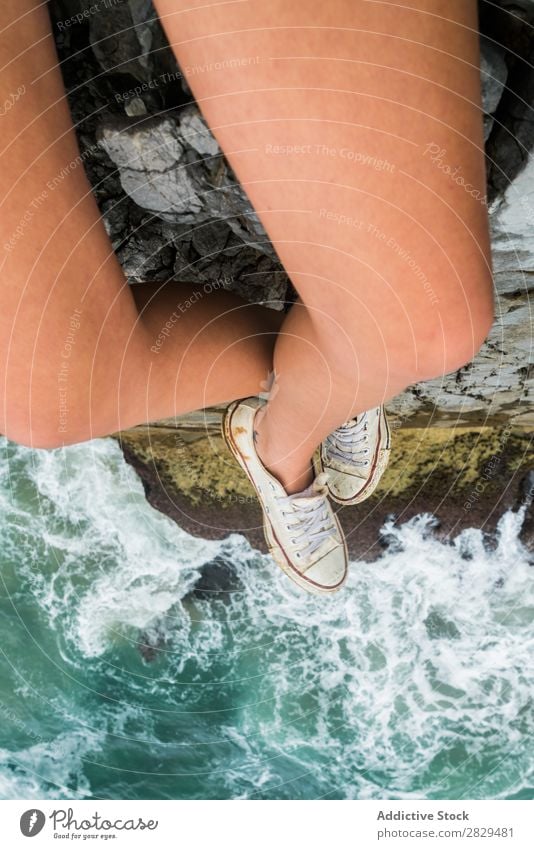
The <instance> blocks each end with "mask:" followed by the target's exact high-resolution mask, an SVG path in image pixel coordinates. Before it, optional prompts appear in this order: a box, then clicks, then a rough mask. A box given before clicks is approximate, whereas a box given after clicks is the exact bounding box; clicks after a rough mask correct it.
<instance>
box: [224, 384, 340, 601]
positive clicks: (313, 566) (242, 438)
mask: <svg viewBox="0 0 534 849" xmlns="http://www.w3.org/2000/svg"><path fill="white" fill-rule="evenodd" d="M261 405H262V402H261V401H260V400H259V399H258V398H246V399H245V400H243V401H235V402H234V403H233V404H231V405H230V406H229V407H228V409H227V411H226V414H225V416H224V420H223V434H224V437H225V439H226V442H227V444H228V447H229V448H230V450H231V451H232V453H233V454H234V456H235V458H236V459H237V461H238V463H239V465H240V466H241V468H242V469H244V471H245V472H246V474H247V476H248V478H249V480H250V482H251V483H252V485H253V487H254V489H255V490H256V494H257V496H258V499H259V502H260V504H261V507H262V510H263V530H264V532H265V539H266V540H267V545H268V546H269V550H270V553H271V555H272V557H273V559H274V560H275V561H276V563H277V564H278V566H280V568H281V569H283V571H284V572H285V573H286V575H288V576H289V577H290V578H291V579H292V580H293V581H295V583H296V584H298V585H299V587H302V588H303V589H305V590H308V592H311V593H316V594H322V593H332V592H335V591H336V590H339V589H340V588H341V586H342V584H343V583H344V581H345V580H346V577H347V549H346V545H345V538H344V536H343V531H342V530H341V527H340V525H339V522H338V520H337V518H336V516H335V515H334V513H333V511H332V508H331V506H330V504H329V502H328V497H327V496H328V489H327V486H326V475H325V474H323V475H319V476H318V477H317V478H316V479H315V481H314V482H313V483H312V484H311V486H309V487H308V488H307V489H305V490H304V491H303V492H298V493H295V494H294V495H288V494H287V492H286V491H285V489H284V487H283V486H282V484H281V483H280V482H279V481H278V480H277V479H276V478H275V477H274V476H273V475H271V474H270V473H269V472H268V471H267V469H266V468H265V466H264V465H263V463H262V462H261V460H260V458H259V457H258V454H257V452H256V446H255V444H254V417H255V415H256V412H257V410H258V408H259V407H260V406H261Z"/></svg>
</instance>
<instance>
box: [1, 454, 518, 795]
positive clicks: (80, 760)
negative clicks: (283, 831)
mask: <svg viewBox="0 0 534 849" xmlns="http://www.w3.org/2000/svg"><path fill="white" fill-rule="evenodd" d="M0 449H1V454H0V458H1V459H0V499H1V507H0V534H1V544H0V552H1V553H0V558H1V575H2V582H1V585H0V594H1V598H0V798H3V799H9V798H25V799H32V798H60V799H66V798H71V799H82V798H103V799H113V798H127V799H135V798H158V799H159V798H162V799H167V798H170V799H180V798H206V799H212V798H264V799H316V798H336V799H346V798H351V799H352V798H361V799H425V798H428V799H441V798H445V799H461V798H467V799H478V798H482V799H488V798H491V799H493V798H513V799H532V798H534V733H533V731H534V707H533V698H534V669H533V654H534V634H533V628H532V624H533V621H534V581H533V577H534V567H533V566H532V565H529V562H528V556H527V552H526V551H525V550H524V549H523V548H522V546H521V544H520V543H519V541H518V530H519V527H520V524H521V518H522V517H521V513H517V514H514V513H508V514H507V515H506V516H504V517H503V519H502V520H501V524H500V533H499V538H498V541H497V545H493V546H488V545H486V546H485V544H484V540H483V537H482V535H481V533H480V532H479V531H476V530H471V531H465V532H463V533H462V534H461V535H460V536H459V537H457V538H456V539H455V540H454V541H453V543H451V544H450V545H447V544H443V543H441V542H438V541H437V540H436V539H434V538H433V536H432V533H431V519H430V517H419V518H418V519H416V520H414V521H412V522H410V523H409V524H406V525H404V526H402V527H401V528H399V529H395V530H394V529H391V532H390V540H391V544H390V547H389V548H388V550H387V551H385V553H384V555H383V556H382V558H381V559H380V560H378V561H377V562H375V563H354V564H353V565H352V570H351V577H350V582H349V586H348V589H347V590H346V591H345V592H342V593H340V594H339V595H338V596H337V597H335V598H332V599H326V600H323V599H315V598H312V597H309V596H307V595H304V594H301V593H300V592H299V591H298V590H297V589H294V588H293V586H292V585H291V583H290V582H289V581H288V580H287V579H286V578H285V577H284V576H283V575H282V574H281V573H279V572H278V571H277V570H275V568H274V567H272V566H271V564H270V563H269V560H268V558H267V557H265V556H263V555H261V554H259V553H258V552H256V551H254V550H253V549H252V548H251V547H250V546H249V545H248V543H247V542H246V541H245V540H244V539H243V538H242V537H240V536H238V535H233V536H231V537H229V538H228V539H227V540H225V541H223V542H208V541H203V540H199V539H195V538H193V537H191V536H189V535H188V534H187V533H185V532H184V531H182V530H181V529H180V528H179V527H177V526H176V525H175V524H174V523H172V522H171V521H170V520H168V519H167V518H166V517H164V516H163V515H161V514H159V513H158V512H156V511H154V510H153V509H152V508H151V507H150V506H149V505H148V504H147V503H146V501H145V499H144V496H143V491H142V487H141V484H140V482H139V480H138V479H137V477H136V475H135V473H134V472H133V470H132V469H131V468H130V467H129V466H127V465H126V463H125V462H124V460H123V458H122V455H121V452H120V449H119V448H118V446H117V445H116V443H115V442H113V441H112V440H98V441H95V442H92V443H89V444H86V445H83V446H76V447H73V448H69V449H67V450H60V451H54V452H44V451H30V450H28V449H24V448H21V447H16V446H14V445H11V444H8V443H6V442H5V440H3V441H2V442H1V444H0ZM213 561H217V562H219V563H221V562H222V563H228V564H230V565H231V566H232V567H233V568H235V570H236V572H237V575H238V578H239V584H238V585H237V587H236V588H235V590H233V591H231V592H214V593H211V594H210V593H205V594H204V595H203V597H202V598H196V597H195V596H193V595H192V594H191V590H192V588H193V587H194V585H195V582H196V581H197V579H198V574H199V572H198V570H199V569H200V568H201V567H202V566H203V565H204V564H207V563H211V562H213ZM140 641H141V642H144V643H146V642H158V645H159V647H160V651H158V652H156V655H155V659H154V660H153V661H152V662H147V661H146V660H144V659H143V657H142V655H141V652H140V650H139V642H140Z"/></svg>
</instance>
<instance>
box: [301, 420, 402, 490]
mask: <svg viewBox="0 0 534 849" xmlns="http://www.w3.org/2000/svg"><path fill="white" fill-rule="evenodd" d="M389 454H390V433H389V427H388V423H387V419H386V411H385V410H384V407H374V408H373V409H372V410H368V411H367V412H365V413H361V414H360V415H359V416H356V418H354V419H351V420H350V421H348V422H345V424H343V425H341V427H338V428H337V430H335V431H334V432H333V433H331V434H330V436H328V437H327V438H326V439H325V440H324V442H323V443H322V445H321V446H320V447H319V448H318V449H317V452H316V454H315V457H314V467H315V472H316V474H318V475H320V474H322V473H324V472H327V473H328V492H329V495H330V497H331V498H332V499H333V500H334V501H336V502H337V503H338V504H358V503H359V502H360V501H365V499H366V498H369V496H370V495H371V493H373V492H374V490H375V489H376V487H377V485H378V482H379V480H380V478H381V477H382V474H383V472H384V469H385V468H386V466H387V463H388V460H389Z"/></svg>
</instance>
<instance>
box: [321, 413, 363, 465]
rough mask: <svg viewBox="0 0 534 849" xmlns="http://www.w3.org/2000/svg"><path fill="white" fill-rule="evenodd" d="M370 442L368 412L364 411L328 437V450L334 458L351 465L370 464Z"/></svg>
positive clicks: (329, 454)
mask: <svg viewBox="0 0 534 849" xmlns="http://www.w3.org/2000/svg"><path fill="white" fill-rule="evenodd" d="M368 443H369V436H368V433H367V413H362V415H361V416H358V418H357V419H351V420H350V421H349V422H345V424H342V425H341V427H338V429H337V430H335V431H334V432H333V433H331V434H330V436H328V437H327V438H326V450H327V453H328V456H329V457H330V458H331V459H332V460H340V461H341V462H342V463H345V464H346V465H350V466H352V465H356V466H368V465H369V460H368V459H367V458H368V456H369V447H368Z"/></svg>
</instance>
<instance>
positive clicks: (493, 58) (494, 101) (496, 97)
mask: <svg viewBox="0 0 534 849" xmlns="http://www.w3.org/2000/svg"><path fill="white" fill-rule="evenodd" d="M507 74H508V69H507V67H506V62H505V61H504V50H502V48H499V47H498V46H497V45H495V44H494V43H492V42H491V41H489V40H488V39H487V38H481V39H480V76H481V83H482V109H483V110H484V113H485V114H484V119H485V120H484V128H485V129H484V140H487V138H488V136H489V134H490V132H491V128H492V127H493V117H492V115H493V113H494V112H495V110H496V109H497V106H498V105H499V102H500V99H501V96H502V93H503V90H504V86H505V84H506V77H507Z"/></svg>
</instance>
